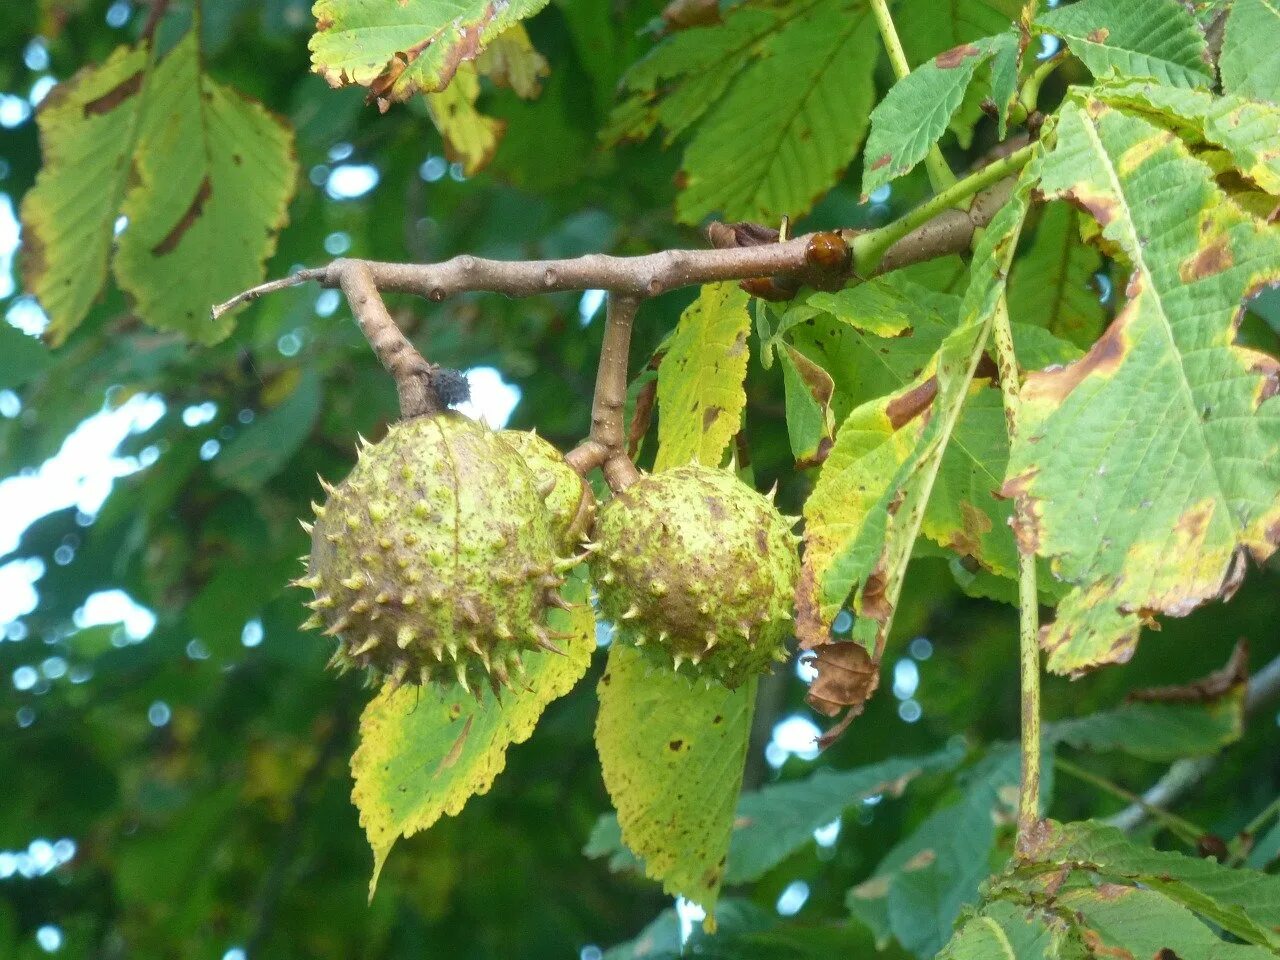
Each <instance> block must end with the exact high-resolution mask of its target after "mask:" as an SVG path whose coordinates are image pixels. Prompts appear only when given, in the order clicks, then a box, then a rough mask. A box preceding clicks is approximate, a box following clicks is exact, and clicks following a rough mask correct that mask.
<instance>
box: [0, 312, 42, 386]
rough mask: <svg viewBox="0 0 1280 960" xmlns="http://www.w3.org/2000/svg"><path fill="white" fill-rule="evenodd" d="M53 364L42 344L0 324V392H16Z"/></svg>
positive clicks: (10, 327)
mask: <svg viewBox="0 0 1280 960" xmlns="http://www.w3.org/2000/svg"><path fill="white" fill-rule="evenodd" d="M53 364H54V358H53V355H52V354H51V353H50V352H49V348H48V347H46V346H45V345H44V344H43V343H41V342H40V341H39V340H37V339H36V338H35V337H29V336H27V335H26V334H25V333H23V332H22V331H21V330H19V329H17V328H16V327H12V326H10V325H9V324H7V323H5V324H0V390H16V389H17V388H18V387H21V386H22V385H23V384H24V383H27V382H28V381H30V380H34V379H35V378H36V377H38V376H39V375H40V374H41V373H43V372H44V371H45V370H47V369H49V367H51V366H53Z"/></svg>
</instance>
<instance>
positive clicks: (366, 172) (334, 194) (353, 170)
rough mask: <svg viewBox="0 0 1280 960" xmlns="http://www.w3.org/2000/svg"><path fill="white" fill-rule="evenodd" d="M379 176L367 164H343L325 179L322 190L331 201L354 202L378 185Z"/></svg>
mask: <svg viewBox="0 0 1280 960" xmlns="http://www.w3.org/2000/svg"><path fill="white" fill-rule="evenodd" d="M379 179H381V175H380V174H379V173H378V168H377V167H375V166H373V165H372V164H369V163H344V164H341V165H340V166H337V167H334V168H333V169H332V170H330V171H329V175H328V176H327V177H326V178H325V183H324V190H325V193H327V194H328V195H329V197H330V199H333V200H355V199H357V198H359V197H363V196H364V195H365V194H366V193H368V192H369V191H370V190H372V189H373V188H374V187H376V186H377V185H378V180H379Z"/></svg>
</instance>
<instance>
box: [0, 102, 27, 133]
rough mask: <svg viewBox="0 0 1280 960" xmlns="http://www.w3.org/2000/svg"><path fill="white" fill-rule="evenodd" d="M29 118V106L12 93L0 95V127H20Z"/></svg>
mask: <svg viewBox="0 0 1280 960" xmlns="http://www.w3.org/2000/svg"><path fill="white" fill-rule="evenodd" d="M29 116H31V104H30V103H28V102H27V101H26V100H25V99H23V98H22V97H15V96H14V95H13V94H12V93H0V127H7V128H10V129H12V128H13V127H16V126H20V125H21V124H23V123H26V122H27V118H28V117H29Z"/></svg>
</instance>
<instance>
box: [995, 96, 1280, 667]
mask: <svg viewBox="0 0 1280 960" xmlns="http://www.w3.org/2000/svg"><path fill="white" fill-rule="evenodd" d="M1041 190H1042V191H1043V192H1044V194H1045V196H1046V197H1048V198H1051V199H1053V198H1061V199H1066V200H1069V201H1073V202H1076V203H1078V204H1080V205H1081V206H1084V207H1086V208H1089V209H1094V210H1097V209H1103V208H1105V209H1106V210H1107V220H1106V223H1105V226H1104V227H1103V236H1104V237H1105V238H1106V239H1107V240H1109V241H1110V242H1112V243H1114V244H1116V245H1117V246H1118V247H1119V248H1120V249H1121V250H1123V252H1124V254H1125V256H1126V257H1127V258H1128V259H1129V260H1130V262H1131V263H1132V264H1133V274H1132V277H1131V279H1130V282H1129V289H1128V291H1127V297H1128V299H1127V302H1126V303H1125V305H1124V307H1123V309H1122V310H1121V312H1120V314H1119V316H1118V317H1117V318H1116V320H1115V321H1114V322H1113V323H1112V325H1111V327H1110V328H1109V329H1108V330H1107V332H1106V333H1105V334H1104V335H1103V337H1102V338H1101V339H1100V340H1099V341H1098V342H1097V343H1096V344H1095V345H1094V346H1093V347H1092V348H1091V349H1090V351H1089V352H1088V353H1087V354H1086V355H1085V356H1084V358H1082V359H1081V360H1079V361H1077V362H1075V363H1073V364H1069V365H1067V366H1066V367H1064V368H1058V369H1052V368H1051V369H1048V370H1044V371H1041V372H1036V373H1032V374H1030V375H1029V376H1028V377H1027V378H1026V381H1025V383H1024V385H1023V388H1022V421H1023V428H1022V432H1021V434H1020V435H1019V437H1018V438H1017V440H1016V441H1015V443H1014V446H1013V450H1012V452H1011V456H1010V463H1009V477H1008V482H1007V483H1006V485H1005V493H1006V494H1007V495H1008V496H1010V497H1012V498H1014V500H1015V501H1016V509H1017V514H1018V519H1017V530H1018V533H1019V538H1020V540H1021V542H1022V543H1023V545H1024V547H1025V548H1028V549H1035V550H1036V551H1037V552H1038V553H1039V554H1040V555H1041V556H1043V557H1045V558H1048V559H1049V560H1050V561H1051V563H1052V569H1053V572H1054V573H1055V574H1056V575H1057V577H1058V578H1059V579H1061V580H1063V581H1065V582H1066V583H1069V584H1071V585H1072V590H1071V592H1070V593H1069V594H1068V595H1067V596H1066V598H1065V599H1064V600H1063V602H1062V603H1061V604H1060V606H1059V608H1058V615H1057V618H1056V620H1055V621H1054V622H1053V623H1052V624H1050V625H1048V626H1046V627H1045V628H1044V629H1043V631H1042V636H1041V640H1042V643H1043V645H1044V647H1045V649H1046V651H1047V652H1048V666H1049V668H1050V669H1051V670H1054V671H1056V672H1061V673H1074V672H1078V671H1081V670H1085V669H1088V668H1089V667H1092V666H1096V665H1098V664H1103V663H1117V662H1124V661H1125V660H1127V659H1128V658H1129V657H1130V656H1131V655H1132V653H1133V649H1134V646H1135V644H1136V643H1137V639H1138V634H1139V631H1140V629H1141V627H1142V626H1143V624H1144V623H1149V622H1151V621H1153V619H1154V617H1155V616H1156V615H1157V614H1161V613H1163V614H1168V615H1171V616H1185V615H1186V614H1188V613H1190V612H1191V611H1192V610H1194V609H1195V608H1196V607H1198V606H1200V605H1201V604H1204V603H1207V602H1209V601H1210V600H1214V599H1219V598H1227V597H1230V596H1231V594H1232V593H1233V592H1234V591H1235V589H1236V587H1237V586H1238V585H1239V583H1240V580H1241V578H1242V577H1243V575H1244V569H1245V563H1246V558H1247V557H1249V556H1252V557H1253V558H1254V559H1255V560H1258V561H1261V560H1263V559H1265V558H1266V557H1268V556H1270V555H1271V553H1272V552H1273V551H1274V550H1275V547H1276V543H1277V540H1280V405H1278V404H1280V401H1276V400H1274V399H1273V395H1274V393H1275V392H1276V389H1277V386H1278V384H1280V379H1278V377H1277V373H1276V369H1277V368H1276V364H1275V361H1274V360H1272V359H1271V358H1269V357H1264V356H1263V355H1261V354H1257V353H1254V352H1252V351H1249V350H1246V349H1243V348H1239V347H1236V346H1235V345H1234V343H1233V340H1234V336H1235V327H1236V324H1237V322H1238V320H1239V317H1240V314H1241V310H1242V304H1243V302H1244V301H1245V300H1246V299H1248V297H1249V296H1251V295H1252V293H1254V292H1255V291H1257V290H1258V289H1259V288H1261V287H1263V286H1266V285H1268V284H1274V283H1280V232H1277V231H1276V229H1275V228H1273V227H1267V226H1265V225H1263V224H1261V223H1259V222H1258V221H1257V220H1255V219H1254V218H1253V217H1252V216H1250V215H1249V214H1247V213H1245V212H1243V211H1242V210H1240V208H1239V207H1237V206H1236V205H1235V204H1234V203H1232V202H1231V201H1230V200H1228V199H1227V198H1226V197H1225V196H1224V194H1223V193H1222V191H1221V189H1220V188H1219V187H1218V186H1217V185H1216V184H1215V182H1214V179H1213V172H1212V171H1211V170H1210V168H1209V167H1208V166H1206V165H1205V164H1203V163H1201V162H1200V161H1199V160H1197V159H1195V158H1193V157H1192V156H1191V155H1190V154H1189V152H1188V150H1187V148H1186V147H1185V146H1184V145H1183V144H1182V143H1181V141H1179V140H1178V139H1177V138H1176V137H1175V136H1174V135H1173V134H1172V133H1170V132H1168V131H1166V130H1164V129H1161V128H1159V127H1156V126H1154V125H1152V124H1151V123H1149V122H1148V121H1147V120H1146V119H1144V118H1142V117H1139V116H1135V115H1133V114H1130V113H1127V112H1124V111H1121V110H1118V109H1116V108H1114V107H1111V106H1109V105H1107V104H1105V103H1102V102H1100V101H1098V100H1086V101H1084V102H1082V103H1077V102H1070V103H1068V104H1067V105H1065V106H1064V107H1063V109H1062V111H1061V115H1060V118H1059V121H1058V125H1057V146H1056V148H1055V149H1054V150H1053V151H1052V152H1051V153H1049V154H1048V155H1047V156H1046V158H1045V163H1044V171H1043V178H1042V183H1041Z"/></svg>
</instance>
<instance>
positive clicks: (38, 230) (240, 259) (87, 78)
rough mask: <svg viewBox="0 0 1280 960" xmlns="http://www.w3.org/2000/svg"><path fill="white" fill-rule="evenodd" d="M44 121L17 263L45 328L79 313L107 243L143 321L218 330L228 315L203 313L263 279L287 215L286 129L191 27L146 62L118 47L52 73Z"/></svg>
mask: <svg viewBox="0 0 1280 960" xmlns="http://www.w3.org/2000/svg"><path fill="white" fill-rule="evenodd" d="M40 128H41V135H42V138H43V143H44V149H45V164H44V167H43V169H42V170H41V172H40V176H39V178H38V180H37V183H36V186H35V188H34V189H33V190H31V191H30V192H29V193H28V194H27V196H26V197H25V198H24V201H23V205H22V218H23V225H24V242H25V246H26V251H25V256H24V257H23V268H24V273H25V280H26V283H27V284H28V285H29V287H30V288H31V289H32V290H33V291H34V292H35V293H36V295H37V296H38V297H39V299H40V302H41V305H42V306H43V307H44V309H45V311H46V312H47V313H48V314H49V317H50V326H49V332H48V338H49V340H50V341H51V342H52V343H54V344H59V343H61V342H62V341H63V340H64V339H65V338H66V337H67V335H68V334H70V333H71V331H72V330H74V329H75V328H76V327H77V326H78V325H79V324H80V322H81V321H82V320H83V319H84V317H85V315H86V314H87V313H88V311H89V309H90V307H91V306H92V305H93V302H94V299H95V298H96V297H97V295H98V293H99V292H100V290H101V288H102V286H103V283H104V282H105V280H106V276H107V268H108V261H109V260H110V258H111V257H112V245H113V243H114V244H115V251H114V263H112V266H113V267H114V272H115V276H116V280H117V282H118V283H119V286H120V288H121V289H122V290H123V291H124V292H125V293H126V294H127V295H128V296H129V297H130V298H131V299H132V301H133V305H134V309H135V312H136V313H137V315H138V317H139V318H140V319H141V320H143V321H144V322H145V323H147V324H149V325H150V326H153V327H156V328H158V329H162V330H176V331H180V332H182V333H183V334H185V335H186V336H188V337H190V338H191V339H193V340H198V341H200V342H202V343H215V342H217V341H218V340H221V339H222V338H223V337H225V336H226V335H227V334H228V333H229V332H230V331H231V329H232V326H233V325H234V324H233V320H232V319H231V318H230V317H225V318H223V319H222V320H221V321H218V322H216V323H215V322H211V321H210V319H209V308H210V306H211V305H212V304H214V303H218V302H220V301H223V300H226V299H227V298H228V297H230V296H231V295H232V294H234V293H236V292H238V291H240V290H243V289H245V288H246V287H249V286H252V285H253V284H255V283H258V282H259V281H260V280H261V279H262V276H263V274H264V272H265V268H266V260H267V258H268V257H269V256H270V255H271V253H272V252H274V250H275V244H276V235H277V233H278V231H279V230H280V228H281V227H283V226H284V223H285V222H286V219H287V215H286V210H287V208H288V203H289V200H290V198H291V197H292V196H293V191H294V187H295V183H296V178H297V169H296V162H295V159H294V156H293V137H292V134H291V133H290V131H289V130H288V128H287V127H286V126H285V125H284V124H283V123H282V122H281V121H280V120H279V119H278V118H276V117H274V116H272V115H271V114H269V113H268V112H267V111H266V110H264V109H263V108H262V107H261V106H260V105H259V104H257V103H255V102H253V101H250V100H248V99H246V98H244V97H242V96H240V95H239V94H238V93H236V92H235V91H233V90H231V89H230V88H228V87H223V86H221V85H219V84H216V83H214V82H213V81H211V80H210V79H209V78H208V77H207V76H205V75H204V74H203V73H202V72H201V69H200V63H199V57H198V51H197V38H196V35H195V34H194V33H189V34H187V36H185V37H184V38H183V39H182V40H181V41H179V43H178V44H177V46H175V47H174V48H173V49H172V50H171V51H170V52H169V53H168V55H167V56H166V57H165V58H164V59H163V60H161V61H160V63H159V65H158V66H156V67H155V68H154V69H151V65H150V60H149V57H148V55H147V52H146V50H145V49H143V48H138V49H128V48H124V47H122V48H120V49H118V50H117V51H116V52H115V53H114V54H112V56H111V57H110V58H109V59H108V60H107V62H106V63H105V64H103V65H102V66H101V67H99V68H92V69H88V70H85V71H82V72H81V73H80V74H79V75H78V76H77V77H75V78H73V79H72V80H70V81H68V82H67V83H65V84H59V86H58V87H57V88H55V90H54V92H53V93H52V94H51V95H50V97H49V98H48V100H46V102H45V104H44V106H43V107H42V108H41V112H40ZM246 157H248V158H249V159H250V162H249V163H245V162H244V160H245V158H246ZM86 182H92V183H93V185H94V188H93V189H92V190H88V191H86V190H85V189H84V188H83V185H84V184H85V183H86ZM117 226H122V227H123V232H122V233H120V234H119V235H118V236H117V235H116V229H117Z"/></svg>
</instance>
